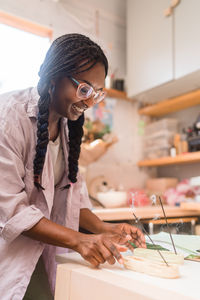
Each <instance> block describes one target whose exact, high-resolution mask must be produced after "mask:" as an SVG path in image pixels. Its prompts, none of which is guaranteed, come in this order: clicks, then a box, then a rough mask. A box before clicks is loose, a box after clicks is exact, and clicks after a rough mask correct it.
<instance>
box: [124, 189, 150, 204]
mask: <svg viewBox="0 0 200 300" xmlns="http://www.w3.org/2000/svg"><path fill="white" fill-rule="evenodd" d="M127 203H128V205H129V206H133V207H138V206H146V205H150V199H149V197H148V196H147V194H146V193H145V191H144V190H142V189H134V188H132V189H130V190H128V192H127Z"/></svg>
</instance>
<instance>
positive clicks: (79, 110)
mask: <svg viewBox="0 0 200 300" xmlns="http://www.w3.org/2000/svg"><path fill="white" fill-rule="evenodd" d="M74 107H75V109H76V110H77V111H78V112H80V113H83V112H84V109H81V108H80V107H78V106H76V105H74Z"/></svg>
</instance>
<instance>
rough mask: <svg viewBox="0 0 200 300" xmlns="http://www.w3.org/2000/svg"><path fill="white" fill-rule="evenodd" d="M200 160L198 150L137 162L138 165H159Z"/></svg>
mask: <svg viewBox="0 0 200 300" xmlns="http://www.w3.org/2000/svg"><path fill="white" fill-rule="evenodd" d="M196 162H200V151H198V152H190V153H185V154H180V155H177V156H175V157H170V156H169V157H161V158H157V159H146V160H141V161H139V162H138V166H139V167H159V166H167V165H180V164H187V163H196Z"/></svg>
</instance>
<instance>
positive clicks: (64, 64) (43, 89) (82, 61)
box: [33, 33, 108, 189]
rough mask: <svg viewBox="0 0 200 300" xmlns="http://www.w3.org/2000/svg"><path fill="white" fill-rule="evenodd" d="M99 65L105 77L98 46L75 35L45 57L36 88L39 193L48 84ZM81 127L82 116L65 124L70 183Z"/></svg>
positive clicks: (46, 135) (46, 139) (46, 134)
mask: <svg viewBox="0 0 200 300" xmlns="http://www.w3.org/2000/svg"><path fill="white" fill-rule="evenodd" d="M98 62H100V63H102V64H103V65H104V67H105V74H107V71H108V61H107V58H106V56H105V54H104V53H103V51H102V49H101V48H100V46H99V45H97V44H96V43H95V42H93V41H92V40H90V39H89V38H88V37H86V36H84V35H81V34H77V33H75V34H66V35H63V36H61V37H59V38H57V39H56V40H55V41H54V42H53V43H52V45H51V47H50V48H49V50H48V52H47V54H46V57H45V60H44V62H43V64H42V65H41V67H40V71H39V76H40V80H39V82H38V85H37V89H38V93H39V96H40V98H39V101H38V109H39V112H38V119H37V145H36V155H35V159H34V163H33V164H34V185H35V186H36V187H37V188H38V189H44V188H43V187H42V185H41V176H42V170H43V166H44V161H45V155H46V151H47V145H48V142H49V132H48V125H49V124H48V118H49V105H50V94H49V90H50V88H51V81H52V80H56V79H60V78H62V77H67V76H71V75H72V74H79V73H81V72H85V71H87V70H89V69H91V68H92V67H93V66H94V65H95V64H96V63H98ZM83 123H84V114H82V115H81V116H80V117H79V118H78V120H76V121H71V120H68V122H67V124H68V129H69V156H68V165H69V167H68V169H69V174H68V178H69V180H70V182H71V183H75V182H76V181H77V178H76V177H77V172H78V159H79V155H80V146H81V141H82V137H83V128H82V127H83ZM69 187H70V185H67V186H65V187H64V188H69Z"/></svg>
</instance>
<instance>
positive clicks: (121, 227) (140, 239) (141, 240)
mask: <svg viewBox="0 0 200 300" xmlns="http://www.w3.org/2000/svg"><path fill="white" fill-rule="evenodd" d="M102 230H103V232H107V233H109V232H110V233H117V234H124V235H129V236H131V239H130V240H129V242H132V243H134V244H135V245H136V246H137V247H140V248H146V242H145V237H144V234H143V233H142V231H141V230H140V229H139V228H137V227H136V226H132V225H130V224H127V223H115V224H113V223H104V225H103V226H102ZM129 242H127V243H126V246H127V247H128V248H129V249H130V250H134V247H133V246H132V245H131V244H130V243H129Z"/></svg>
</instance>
